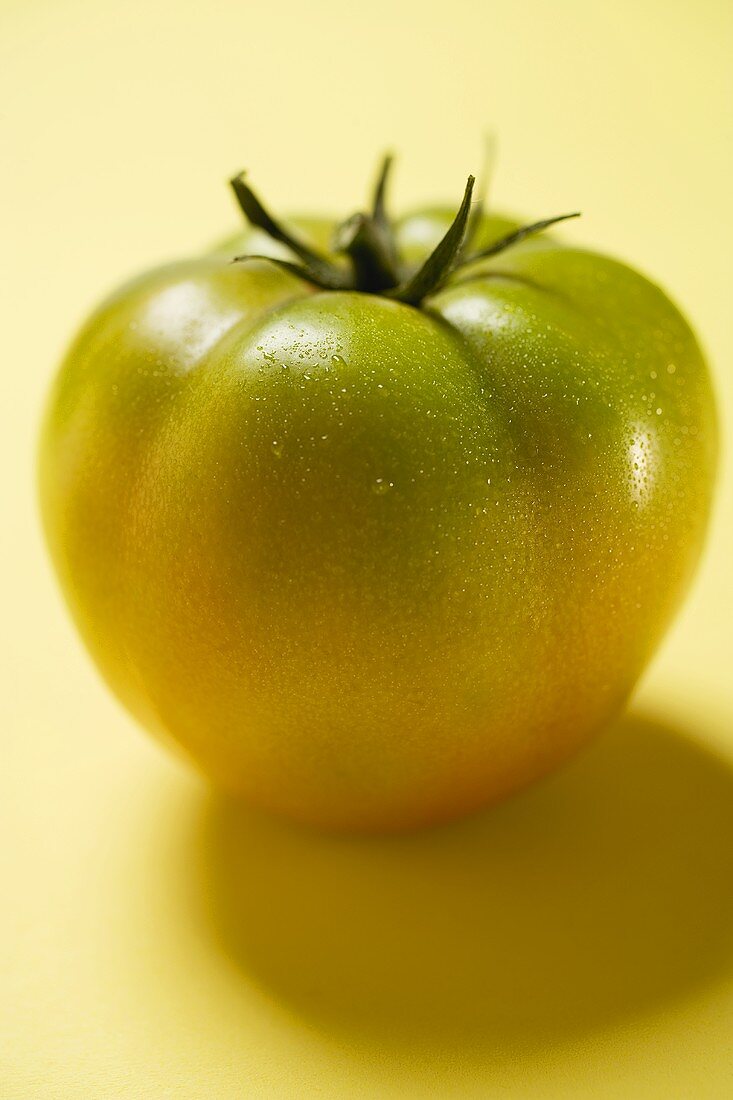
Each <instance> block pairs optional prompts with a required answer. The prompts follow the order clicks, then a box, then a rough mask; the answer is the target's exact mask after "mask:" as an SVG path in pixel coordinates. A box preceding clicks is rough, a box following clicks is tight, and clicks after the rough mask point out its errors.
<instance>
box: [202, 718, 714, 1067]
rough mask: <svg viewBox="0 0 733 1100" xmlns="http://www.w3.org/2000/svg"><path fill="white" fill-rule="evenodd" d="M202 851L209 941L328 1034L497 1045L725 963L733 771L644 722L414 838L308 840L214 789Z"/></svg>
mask: <svg viewBox="0 0 733 1100" xmlns="http://www.w3.org/2000/svg"><path fill="white" fill-rule="evenodd" d="M203 858H204V868H203V870H204V875H205V879H206V882H205V891H204V895H203V896H205V897H206V899H207V901H206V904H207V905H208V906H209V907H210V910H209V913H208V919H209V920H210V921H211V923H212V926H213V929H214V932H215V935H216V939H217V941H218V944H219V945H220V947H221V948H222V949H223V950H224V951H225V952H226V954H227V955H228V956H229V957H230V958H231V959H233V960H234V961H235V962H236V964H237V965H238V966H239V967H241V968H243V970H244V971H245V972H246V974H247V976H248V977H249V978H253V979H255V980H256V981H257V982H259V983H260V984H261V985H262V986H265V987H266V988H267V989H268V990H269V991H270V992H271V993H272V994H274V995H275V996H276V997H277V998H278V999H279V1000H280V1001H281V1002H282V1001H284V1002H285V1003H286V1005H287V1006H288V1007H289V1008H290V1009H292V1010H294V1011H296V1012H297V1013H298V1015H299V1016H301V1017H303V1018H304V1019H306V1020H307V1021H308V1022H310V1023H311V1024H314V1025H317V1026H320V1027H321V1028H324V1027H325V1028H327V1029H328V1030H329V1031H330V1032H332V1033H336V1034H341V1035H344V1033H345V1032H349V1033H351V1034H352V1035H354V1034H355V1033H358V1034H359V1035H360V1036H361V1037H362V1039H364V1038H366V1037H367V1036H372V1037H373V1038H374V1039H377V1040H379V1042H380V1043H385V1044H393V1043H404V1042H405V1041H409V1042H411V1043H413V1044H415V1043H417V1044H420V1043H426V1044H432V1045H435V1044H436V1043H440V1044H441V1047H442V1048H443V1049H447V1048H452V1049H454V1050H455V1048H456V1045H458V1046H460V1047H462V1048H463V1049H464V1050H467V1049H468V1048H469V1046H470V1045H472V1044H473V1045H474V1046H475V1044H476V1043H478V1044H480V1046H481V1048H482V1050H488V1049H489V1048H491V1049H492V1050H494V1051H495V1052H497V1053H498V1051H500V1050H501V1049H505V1048H516V1047H517V1046H519V1047H523V1046H527V1045H530V1046H536V1045H538V1044H542V1045H544V1044H546V1043H549V1042H556V1041H558V1040H560V1039H563V1038H566V1039H572V1037H573V1036H574V1035H578V1034H581V1033H583V1032H586V1031H588V1030H589V1029H592V1028H595V1027H598V1026H602V1025H604V1024H607V1023H611V1022H613V1021H616V1020H621V1019H625V1018H628V1017H629V1016H633V1015H634V1014H637V1013H638V1012H640V1011H644V1010H648V1009H652V1008H654V1006H655V1005H659V1004H660V1003H662V1002H666V1001H668V1000H670V999H673V998H677V997H680V996H682V995H684V994H685V993H687V992H689V991H691V990H692V989H694V988H696V987H699V986H701V985H704V984H705V983H709V982H712V981H714V980H715V979H716V978H719V977H721V976H722V974H723V973H725V972H727V971H729V970H731V968H733V772H731V770H730V769H729V767H728V766H727V764H726V763H725V762H724V761H723V760H721V759H719V758H717V757H716V756H714V755H713V754H712V753H710V752H708V751H707V750H705V749H704V748H702V747H701V746H700V745H697V744H695V743H694V741H692V740H690V739H688V738H686V737H685V736H683V735H682V734H680V733H679V732H676V731H674V730H672V729H669V728H667V727H666V726H663V725H661V724H659V723H657V722H655V721H653V720H651V719H648V718H640V717H633V716H631V717H627V718H625V719H623V720H622V721H621V722H620V723H619V724H618V725H617V726H616V727H615V728H614V729H612V730H610V731H609V732H608V733H607V734H606V735H605V736H604V737H602V738H601V739H600V740H599V741H598V742H597V743H596V744H595V745H594V746H592V747H591V748H590V749H588V750H587V751H586V752H585V753H584V754H583V755H582V756H580V757H578V758H577V759H576V760H575V761H574V762H573V763H572V764H570V765H569V766H567V767H566V768H565V770H564V771H563V772H561V773H560V774H558V775H556V776H554V777H552V778H551V779H549V780H547V781H545V782H544V783H542V784H540V785H538V786H536V787H535V788H533V789H532V790H529V791H527V792H526V793H524V794H523V795H521V796H519V797H516V798H515V799H513V800H511V801H509V802H506V803H504V804H502V805H500V806H498V807H496V808H494V809H492V810H489V811H487V812H485V813H484V814H482V815H480V816H477V817H474V818H472V819H470V820H466V821H463V822H460V823H458V824H455V825H451V826H447V827H444V828H440V829H433V830H430V831H424V832H420V833H413V834H408V835H400V836H396V837H388V838H374V837H369V838H365V837H353V836H339V835H333V834H323V833H318V832H314V831H308V830H304V829H300V828H297V827H295V826H291V825H288V824H284V823H282V822H278V821H274V820H271V819H268V818H265V817H263V816H261V815H259V814H256V813H253V812H252V811H249V810H247V809H245V808H244V807H242V806H241V805H238V804H237V803H236V802H232V801H228V800H225V799H222V798H215V799H214V800H213V801H212V803H211V804H210V805H209V807H208V813H207V817H206V821H205V830H204V847H203ZM344 1037H345V1036H344Z"/></svg>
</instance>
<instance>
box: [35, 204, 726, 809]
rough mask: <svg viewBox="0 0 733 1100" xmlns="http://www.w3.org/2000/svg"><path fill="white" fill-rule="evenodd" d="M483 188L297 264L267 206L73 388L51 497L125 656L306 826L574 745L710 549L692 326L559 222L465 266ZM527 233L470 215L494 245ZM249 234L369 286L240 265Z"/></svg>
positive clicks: (52, 536) (75, 376)
mask: <svg viewBox="0 0 733 1100" xmlns="http://www.w3.org/2000/svg"><path fill="white" fill-rule="evenodd" d="M469 198H470V195H469ZM247 209H248V212H249V213H250V214H252V208H251V205H250V207H249V208H247ZM462 210H463V214H462V215H460V216H459V219H457V220H460V217H463V224H462V225H460V226H459V230H460V232H459V231H458V230H456V229H455V224H456V223H454V226H453V228H451V217H452V216H451V213H450V212H449V211H445V210H429V211H425V212H421V213H417V214H415V215H413V216H411V217H408V218H406V219H403V221H402V222H400V223H398V224H397V225H396V226H394V227H393V231H392V227H389V223H387V221H386V219H385V218H384V216H383V211H382V212H380V210H379V202H378V203H377V204H376V205H375V214H374V216H373V217H371V216H370V217H368V218H367V219H366V222H365V223H364V224H366V229H367V231H368V232H369V233H372V231H373V230H375V227H376V228H377V229H378V230H379V231H380V232H381V230H382V229H383V228H384V227H385V226H388V227H389V228H390V238H389V240H388V241H387V246H386V249H387V250H386V251H385V248H382V245H379V241H378V245H374V244H373V241H372V245H370V246H369V247H368V248H367V250H366V252H363V251H362V253H359V254H357V249H356V248H355V247H354V248H353V249H352V248H351V243H352V238H353V233H352V234H351V236H349V235H348V234H347V237H348V240H347V243H346V245H345V246H344V247H343V249H342V252H343V253H344V255H345V257H346V258H344V257H343V256H342V258H341V259H339V257H338V256H336V258H335V259H334V253H330V254H327V253H326V252H325V249H326V248H328V247H329V246H330V238H331V234H332V227H331V226H330V225H327V224H326V223H323V222H319V221H314V220H313V219H310V220H308V221H301V222H300V223H297V224H299V225H300V231H301V237H300V239H299V241H296V246H297V245H298V244H302V243H303V241H307V242H309V246H310V248H311V249H312V250H313V251H312V252H305V250H304V249H303V248H301V249H300V250H298V249H297V247H296V252H297V255H296V254H294V252H293V251H292V250H291V249H290V248H289V240H290V238H289V237H288V238H287V239H286V240H285V241H283V239H282V236H281V239H280V240H279V241H278V242H276V243H275V244H272V243H271V242H268V240H267V238H266V237H265V235H264V233H263V231H262V228H261V227H262V225H263V224H264V222H263V219H262V218H261V217H259V215H258V214H257V212H256V211H255V215H254V220H255V222H256V223H257V224H259V225H260V228H256V229H255V230H253V232H252V234H250V236H249V237H245V238H235V239H233V240H232V241H230V242H226V243H225V244H224V245H221V246H219V247H218V248H216V249H215V250H214V251H213V252H211V253H209V254H206V255H203V256H200V257H196V258H194V259H191V260H186V261H184V262H181V263H176V264H172V265H169V266H167V267H163V268H160V269H158V270H155V271H153V272H151V273H149V274H146V275H143V276H142V277H141V278H139V279H137V280H135V281H134V282H132V283H130V284H129V285H127V286H125V287H123V288H122V289H121V290H120V291H118V292H117V293H116V294H114V295H113V296H112V297H111V298H109V299H108V300H107V301H106V302H105V303H104V304H103V305H102V306H101V307H99V308H98V309H97V311H96V312H95V313H94V314H93V315H92V317H91V318H90V320H89V321H88V322H87V323H86V325H85V326H84V327H83V329H82V331H81V333H80V334H79V335H78V337H77V339H76V340H75V342H74V343H73V345H72V347H71V349H70V351H69V353H68V355H67V357H66V360H65V362H64V364H63V366H62V368H61V371H60V374H59V376H58V379H57V381H56V384H55V387H54V389H53V393H52V396H51V400H50V404H49V409H48V413H47V417H46V421H45V425H44V429H43V438H42V446H41V498H42V511H43V518H44V523H45V529H46V532H47V537H48V542H49V545H50V549H51V553H52V556H53V560H54V562H55V565H56V568H57V570H58V575H59V578H60V581H61V584H62V586H63V590H64V592H65V595H66V598H67V600H68V602H69V605H70V608H71V611H72V613H73V616H74V618H75V620H76V623H77V625H78V627H79V630H80V631H81V634H82V635H83V637H84V639H85V642H86V644H87V646H88V648H89V650H90V652H91V654H92V656H93V657H94V660H95V661H96V663H97V665H98V667H99V669H100V670H101V672H102V674H103V675H104V677H105V679H106V680H107V682H108V683H109V684H110V686H111V687H112V689H113V691H114V692H115V693H116V694H117V695H118V697H119V698H120V699H121V700H122V701H123V702H124V704H125V705H126V706H127V707H128V708H129V709H130V711H132V713H133V714H135V715H136V716H137V717H138V718H139V720H140V721H141V722H142V723H143V724H144V725H146V726H147V727H148V729H150V730H151V731H152V732H153V733H154V734H156V735H157V736H158V737H160V738H163V739H164V740H165V741H167V742H169V743H172V744H175V745H177V746H178V747H180V748H181V749H182V750H183V751H184V752H185V753H186V754H187V755H188V756H189V757H190V758H192V759H193V760H194V761H195V762H196V763H197V764H198V765H199V766H200V768H201V769H203V771H204V772H205V773H207V774H208V775H209V776H211V777H212V778H213V779H214V780H215V781H216V782H218V783H220V784H222V785H224V786H226V787H228V788H230V789H233V790H235V791H237V792H240V793H241V794H242V795H244V796H245V797H246V798H247V799H248V800H250V801H251V802H252V803H254V804H256V805H258V806H261V807H264V808H267V809H269V810H273V811H277V812H280V813H283V814H285V815H289V816H291V817H293V818H296V819H300V820H303V821H308V822H313V823H318V824H322V825H327V826H338V827H355V828H368V829H385V828H399V827H406V826H414V825H418V824H423V823H429V822H435V821H438V820H442V819H447V818H450V817H452V816H456V815H459V814H462V813H465V812H467V811H470V810H473V809H475V808H477V807H480V806H482V805H484V804H487V803H489V802H491V801H492V800H496V799H498V798H501V797H503V796H505V795H506V794H508V793H509V792H511V791H513V790H515V789H517V788H519V787H521V786H522V785H524V784H526V783H528V782H529V781H531V780H533V779H535V778H536V777H538V776H540V775H542V774H544V773H546V772H547V771H548V770H550V769H552V768H553V767H555V766H556V765H557V764H558V763H559V762H560V761H562V760H563V759H564V758H566V757H567V756H569V755H570V754H571V753H573V752H574V751H575V750H576V749H577V748H578V747H579V746H580V745H582V744H583V743H585V742H586V741H588V739H589V738H590V737H591V736H592V734H593V733H594V732H595V731H597V730H598V729H599V728H601V727H602V726H603V725H604V724H605V723H607V722H608V721H609V720H610V719H612V718H613V717H614V716H615V715H616V714H617V713H618V712H619V710H620V708H621V707H622V706H623V705H624V702H625V700H626V699H627V697H628V695H629V693H630V691H631V689H632V688H633V686H634V684H635V682H636V681H637V679H638V677H639V675H640V673H641V672H642V670H643V669H644V667H645V665H646V663H647V662H648V660H649V658H650V656H651V655H652V654H653V652H654V649H655V647H656V646H657V644H658V642H659V640H660V638H661V637H662V635H663V633H664V631H665V628H666V627H667V625H668V623H669V622H670V619H671V617H672V615H673V614H674V612H675V610H676V608H677V607H678V605H679V603H680V600H681V597H682V595H683V593H684V591H685V589H686V587H687V585H688V582H689V580H690V577H691V574H692V572H693V569H694V567H695V564H696V562H697V560H698V556H699V553H700V548H701V544H702V540H703V536H704V532H705V528H706V524H707V519H708V513H709V508H710V500H711V489H712V483H713V478H714V471H715V464H716V446H717V441H716V421H715V412H714V404H713V398H712V395H711V387H710V382H709V378H708V372H707V369H706V366H705V362H704V359H703V357H702V355H701V352H700V349H699V347H698V344H697V342H696V340H695V337H694V335H693V333H692V331H691V330H690V328H689V326H688V324H687V323H686V321H685V320H684V318H683V317H682V316H681V314H680V313H679V312H678V310H677V309H676V308H675V306H674V305H673V304H672V303H671V302H670V301H669V299H668V298H667V297H666V296H665V294H664V293H663V292H662V291H661V290H660V289H659V288H658V287H656V286H655V285H653V284H652V283H651V282H649V281H648V280H647V279H645V278H644V277H643V276H641V275H639V274H637V273H636V272H635V271H633V270H631V269H630V268H629V267H626V266H624V265H623V264H621V263H619V262H617V261H616V260H613V259H609V258H608V257H606V256H603V255H599V254H597V253H593V252H589V251H585V250H580V249H577V248H571V247H566V246H564V245H563V244H561V243H558V242H557V241H556V240H552V239H550V238H549V237H547V236H542V237H532V238H529V237H528V238H526V239H524V240H521V239H520V240H518V241H517V242H515V247H513V248H512V249H508V248H507V250H506V251H502V252H500V253H499V254H497V255H495V256H484V257H483V258H479V259H477V260H476V261H475V262H472V263H468V264H465V263H464V264H463V265H459V263H458V260H459V258H460V255H463V256H465V247H466V246H465V237H466V234H467V232H468V227H467V222H466V216H467V212H468V206H467V205H466V204H465V202H464V207H462ZM360 224H361V223H360ZM270 228H271V227H270ZM277 228H280V227H279V226H278V227H277ZM361 228H362V229H363V228H364V225H361ZM513 229H516V223H515V222H512V221H510V220H508V219H501V218H493V217H487V216H483V217H481V218H476V219H474V224H473V225H472V227H471V232H472V235H473V241H472V246H473V248H474V252H478V253H481V252H482V251H483V252H486V251H487V248H488V246H489V245H490V243H491V242H492V241H495V240H496V239H497V237H502V236H503V235H504V234H506V233H507V232H510V231H511V230H513ZM451 232H454V237H455V240H458V243H459V245H460V246H461V247H462V248H463V249H464V252H463V253H461V254H459V252H458V245H456V244H455V240H453V243H452V245H451V247H450V248H448V246H446V248H448V252H449V254H448V255H447V256H446V254H445V250H444V253H443V254H442V258H441V257H439V259H441V263H440V264H438V267H439V271H438V272H437V275H436V270H435V264H434V265H433V268H434V269H433V271H432V275H433V276H435V277H433V278H432V281H431V280H430V279H427V281H425V280H423V284H421V285H422V287H423V289H425V287H427V289H426V290H425V293H424V294H422V293H421V294H420V297H419V300H417V301H415V300H414V298H415V297H416V295H417V292H414V293H412V292H409V291H404V287H405V285H406V284H409V283H410V279H413V280H414V277H415V269H416V267H418V266H419V265H420V264H421V263H422V262H423V261H425V260H426V258H428V257H429V256H430V255H431V252H432V250H433V249H434V248H435V246H436V245H437V246H438V248H440V247H441V245H440V242H441V239H445V238H444V235H445V234H448V235H449V234H450V233H451ZM372 235H373V237H374V239H377V237H378V234H376V236H375V234H374V233H373V234H372ZM284 236H286V237H287V235H284ZM459 238H460V239H459ZM384 239H385V238H384V236H382V237H381V238H379V240H381V241H382V244H383V243H384ZM367 243H368V242H367ZM247 246H249V247H250V248H251V249H252V250H253V251H257V252H267V251H269V252H270V254H271V255H273V256H279V257H280V258H281V259H287V257H289V258H290V261H293V262H294V261H295V260H296V258H297V256H300V258H301V259H302V258H303V256H304V255H305V257H306V261H307V262H306V268H307V270H306V271H305V274H306V275H308V274H309V272H310V274H311V275H313V270H312V267H310V266H309V264H310V259H311V257H312V255H317V256H318V257H320V259H321V260H323V261H324V264H325V263H326V261H327V264H328V267H327V268H326V267H325V266H324V268H323V271H326V274H325V275H323V273H321V274H322V275H323V277H322V279H321V282H322V283H324V282H325V283H326V284H328V280H329V279H332V281H334V282H336V281H337V280H338V279H339V278H341V279H342V281H343V286H336V288H335V289H334V288H332V289H328V288H327V289H322V288H319V286H317V285H314V283H317V282H318V281H319V280H318V278H317V277H316V276H315V275H313V279H312V280H309V279H308V278H304V277H301V275H302V274H303V272H301V273H300V274H299V273H298V272H297V271H296V270H295V268H292V269H291V268H287V267H283V266H280V265H279V264H276V263H275V262H273V261H270V260H268V259H248V260H246V262H240V263H232V262H231V259H232V256H233V255H234V254H236V253H237V252H239V251H241V250H242V248H243V247H247ZM370 248H371V251H370V250H369V249H370ZM318 249H320V251H317V250H318ZM380 249H381V251H380ZM390 257H391V258H390ZM349 262H353V271H354V272H355V273H356V274H355V275H353V276H352V275H350V274H349V271H350V269H349V267H348V263H349ZM436 262H437V261H436ZM370 263H371V265H372V266H371V268H370V267H369V264H370ZM380 264H381V266H380ZM390 265H391V266H390ZM398 265H399V266H398ZM441 265H442V266H441ZM370 271H371V272H372V273H373V272H375V271H376V272H377V274H376V275H374V274H373V275H371V276H370V275H369V272H370ZM385 271H386V274H385ZM329 272H330V274H329ZM380 272H381V274H380ZM390 272H391V275H390ZM334 273H336V274H334ZM398 277H401V279H402V282H401V283H400V284H399V285H397V280H398ZM370 278H371V279H372V286H371V287H369V285H368V283H369V279H370ZM359 280H361V282H360V281H359ZM375 283H376V284H377V285H378V286H379V290H378V291H377V292H373V290H374V285H375ZM385 284H386V285H385ZM401 287H402V288H403V289H400V288H401ZM411 294H412V298H413V300H410V296H411Z"/></svg>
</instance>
